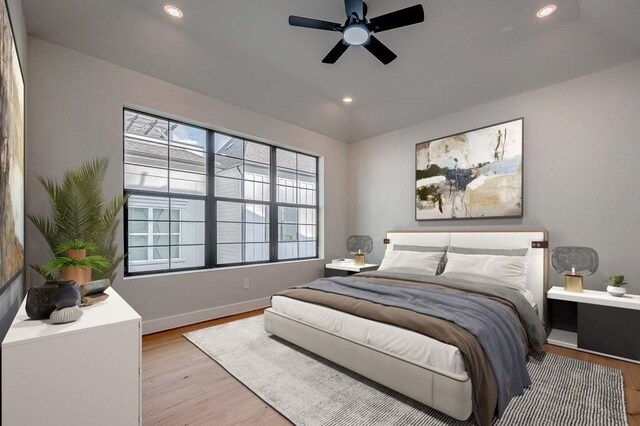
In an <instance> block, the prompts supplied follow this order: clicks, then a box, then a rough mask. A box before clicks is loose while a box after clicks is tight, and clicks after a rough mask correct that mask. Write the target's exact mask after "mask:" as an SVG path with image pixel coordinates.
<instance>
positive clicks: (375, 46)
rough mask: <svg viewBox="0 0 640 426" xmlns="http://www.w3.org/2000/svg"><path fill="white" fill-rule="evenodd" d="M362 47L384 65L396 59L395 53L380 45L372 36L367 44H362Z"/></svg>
mask: <svg viewBox="0 0 640 426" xmlns="http://www.w3.org/2000/svg"><path fill="white" fill-rule="evenodd" d="M363 46H364V48H365V49H367V50H368V51H369V52H371V54H372V55H373V56H375V57H376V58H378V60H379V61H380V62H382V63H383V64H385V65H387V64H388V63H390V62H391V61H393V60H394V59H395V58H397V56H396V54H395V53H393V52H392V51H391V50H389V48H388V47H387V46H385V45H384V44H382V42H381V41H380V40H378V39H377V38H375V37H374V36H369V43H367V44H364V45H363Z"/></svg>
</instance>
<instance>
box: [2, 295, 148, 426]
mask: <svg viewBox="0 0 640 426" xmlns="http://www.w3.org/2000/svg"><path fill="white" fill-rule="evenodd" d="M106 293H108V294H109V298H108V299H107V300H105V301H103V302H100V303H98V304H96V305H94V306H88V307H86V308H82V311H83V312H84V314H83V316H82V318H80V319H79V320H78V321H76V322H72V323H68V324H61V325H54V324H50V323H49V322H48V321H33V320H29V318H28V317H27V314H26V312H25V303H26V301H25V302H23V303H22V306H21V307H20V310H19V311H18V314H17V316H16V318H15V319H14V321H13V323H12V324H11V328H10V329H9V331H8V332H7V335H6V336H5V338H4V340H3V341H2V424H3V425H7V426H20V425H30V426H31V425H65V426H67V425H79V426H80V425H83V426H84V425H88V424H91V425H110V426H111V425H121V426H126V425H138V424H140V406H141V402H140V397H141V393H140V371H141V348H140V344H141V334H140V315H138V313H137V312H136V311H134V310H133V308H131V306H129V305H128V304H127V302H125V301H124V299H122V297H120V295H118V293H116V291H115V290H113V289H112V288H109V289H107V291H106Z"/></svg>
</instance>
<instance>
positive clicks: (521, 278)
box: [441, 253, 529, 290]
mask: <svg viewBox="0 0 640 426" xmlns="http://www.w3.org/2000/svg"><path fill="white" fill-rule="evenodd" d="M528 266H529V258H528V257H527V256H493V255H485V254H459V253H447V264H446V266H445V267H444V272H443V273H442V275H441V276H443V277H450V278H459V279H466V280H472V281H473V280H475V281H478V280H479V281H480V282H483V281H484V282H495V283H496V284H501V285H504V286H507V287H510V288H513V289H516V290H524V289H526V288H527V286H526V283H527V267H528Z"/></svg>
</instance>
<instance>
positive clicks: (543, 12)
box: [536, 4, 558, 19]
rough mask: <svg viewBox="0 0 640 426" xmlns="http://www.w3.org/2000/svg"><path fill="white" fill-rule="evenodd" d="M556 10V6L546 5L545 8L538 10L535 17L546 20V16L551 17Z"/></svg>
mask: <svg viewBox="0 0 640 426" xmlns="http://www.w3.org/2000/svg"><path fill="white" fill-rule="evenodd" d="M556 9H558V6H556V5H555V4H548V5H546V6H542V7H541V8H540V9H538V12H537V13H536V16H537V17H538V18H540V19H543V18H546V17H548V16H551V15H553V13H554V12H555V11H556Z"/></svg>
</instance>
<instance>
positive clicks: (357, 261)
mask: <svg viewBox="0 0 640 426" xmlns="http://www.w3.org/2000/svg"><path fill="white" fill-rule="evenodd" d="M353 264H354V265H356V266H364V254H356V255H355V256H354V257H353Z"/></svg>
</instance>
